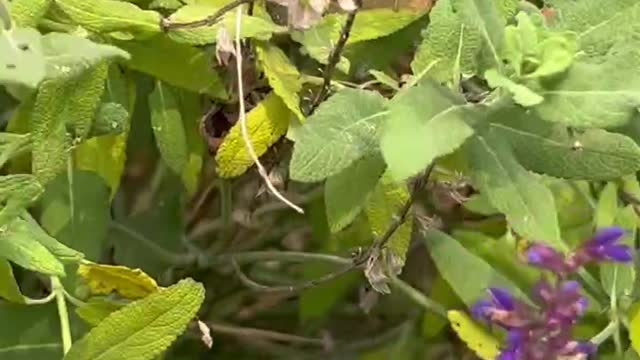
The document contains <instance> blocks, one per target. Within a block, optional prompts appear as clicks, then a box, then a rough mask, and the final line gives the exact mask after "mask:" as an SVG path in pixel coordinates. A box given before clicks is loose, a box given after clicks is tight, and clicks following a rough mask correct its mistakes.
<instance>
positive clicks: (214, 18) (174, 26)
mask: <svg viewBox="0 0 640 360" xmlns="http://www.w3.org/2000/svg"><path fill="white" fill-rule="evenodd" d="M254 1H255V0H235V1H232V2H230V3H228V4H226V5H225V6H223V7H221V8H220V9H218V11H216V12H215V13H214V14H213V15H211V16H208V17H206V18H204V19H202V20H197V21H191V22H187V23H172V22H171V20H169V19H168V18H163V19H162V20H161V21H160V29H162V31H165V32H166V31H170V30H179V29H193V28H197V27H203V26H211V25H213V24H215V23H216V22H218V20H220V18H221V17H223V16H224V15H225V14H226V13H228V12H229V11H231V10H233V9H235V8H237V7H238V6H241V5H244V4H253V2H254Z"/></svg>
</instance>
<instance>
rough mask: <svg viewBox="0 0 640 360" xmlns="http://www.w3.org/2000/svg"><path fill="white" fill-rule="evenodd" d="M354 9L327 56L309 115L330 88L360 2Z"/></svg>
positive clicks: (357, 2) (359, 1) (360, 5)
mask: <svg viewBox="0 0 640 360" xmlns="http://www.w3.org/2000/svg"><path fill="white" fill-rule="evenodd" d="M355 3H356V8H355V10H353V11H351V12H349V14H348V15H347V20H346V21H345V23H344V25H343V26H342V31H341V32H340V38H339V39H338V43H337V44H336V46H335V47H334V48H333V50H331V54H329V60H328V61H327V65H326V66H325V67H324V71H323V74H322V77H323V79H324V81H323V83H322V87H321V88H320V92H318V94H317V95H316V97H315V99H314V100H313V102H312V103H311V107H310V109H309V114H312V113H313V112H314V111H315V110H316V108H317V107H318V105H320V103H321V102H322V100H324V98H325V97H326V96H327V94H328V93H329V89H330V88H331V77H332V76H333V71H334V70H335V69H336V66H337V65H338V63H339V62H340V58H341V56H342V51H343V50H344V47H345V45H346V44H347V41H348V40H349V35H351V29H352V28H353V23H354V22H355V20H356V15H357V14H358V10H360V8H361V7H362V0H356V1H355Z"/></svg>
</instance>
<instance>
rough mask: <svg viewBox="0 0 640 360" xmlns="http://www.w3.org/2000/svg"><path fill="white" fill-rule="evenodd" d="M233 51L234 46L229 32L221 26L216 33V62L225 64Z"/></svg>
mask: <svg viewBox="0 0 640 360" xmlns="http://www.w3.org/2000/svg"><path fill="white" fill-rule="evenodd" d="M234 51H235V48H234V47H233V42H232V41H231V37H230V36H229V32H228V31H227V29H225V28H224V27H223V26H221V27H220V28H219V29H218V34H217V35H216V59H217V60H218V64H220V65H224V66H227V65H228V64H229V60H231V57H232V56H233V54H234Z"/></svg>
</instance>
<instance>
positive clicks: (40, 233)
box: [15, 211, 84, 262]
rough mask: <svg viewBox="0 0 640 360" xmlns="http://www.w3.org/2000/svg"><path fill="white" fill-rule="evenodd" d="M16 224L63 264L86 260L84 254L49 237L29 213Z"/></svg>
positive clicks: (22, 216)
mask: <svg viewBox="0 0 640 360" xmlns="http://www.w3.org/2000/svg"><path fill="white" fill-rule="evenodd" d="M15 222H16V225H15V226H16V228H20V229H21V230H22V231H24V232H25V233H29V234H31V237H32V238H33V239H35V240H36V241H38V242H39V243H40V244H42V245H43V246H44V247H46V248H47V250H49V251H50V252H51V253H52V254H53V255H54V256H55V257H57V258H58V260H60V261H62V262H78V261H80V260H82V259H83V258H84V254H83V253H81V252H79V251H76V250H74V249H72V248H70V247H68V246H65V245H63V244H62V243H60V242H59V241H58V240H56V239H54V238H53V237H51V236H49V234H47V233H46V232H45V231H44V230H43V229H42V228H41V227H40V225H39V224H38V223H37V222H36V220H35V219H34V218H33V217H31V215H30V214H29V213H28V212H27V211H23V213H22V215H21V217H20V218H18V219H16V220H15Z"/></svg>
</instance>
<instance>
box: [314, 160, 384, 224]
mask: <svg viewBox="0 0 640 360" xmlns="http://www.w3.org/2000/svg"><path fill="white" fill-rule="evenodd" d="M385 167H386V166H385V163H384V160H383V159H382V157H381V156H380V155H379V154H375V155H372V156H366V157H364V158H362V159H360V160H357V161H356V162H354V163H353V164H351V166H349V167H348V168H346V169H344V170H343V171H342V172H340V173H338V174H336V175H333V176H331V177H330V178H328V179H327V182H326V184H325V187H324V198H325V203H326V211H327V221H328V222H329V228H330V229H331V231H332V232H338V231H340V230H342V229H344V228H345V227H346V226H348V225H349V224H351V222H353V220H355V218H356V216H358V214H360V211H361V210H362V208H363V207H364V205H365V203H366V202H367V198H368V197H369V194H371V192H372V191H373V190H374V189H375V187H376V184H377V183H378V181H379V180H380V178H381V177H382V173H384V171H385Z"/></svg>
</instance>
